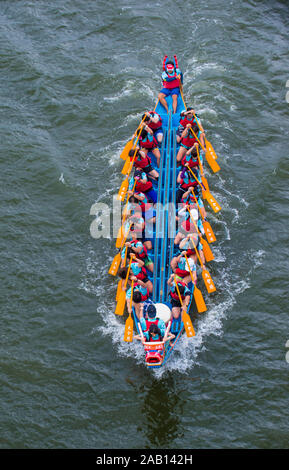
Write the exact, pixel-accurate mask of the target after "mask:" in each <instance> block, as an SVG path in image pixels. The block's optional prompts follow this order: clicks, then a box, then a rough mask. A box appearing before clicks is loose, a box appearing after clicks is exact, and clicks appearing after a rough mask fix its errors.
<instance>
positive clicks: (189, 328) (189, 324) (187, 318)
mask: <svg viewBox="0 0 289 470" xmlns="http://www.w3.org/2000/svg"><path fill="white" fill-rule="evenodd" d="M182 320H183V322H184V327H185V330H186V333H187V337H188V338H191V337H192V336H196V332H195V330H194V327H193V324H192V320H191V319H190V316H189V315H188V313H187V312H186V311H185V310H184V311H183V315H182Z"/></svg>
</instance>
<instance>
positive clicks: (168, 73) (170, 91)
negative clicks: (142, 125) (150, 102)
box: [158, 56, 182, 113]
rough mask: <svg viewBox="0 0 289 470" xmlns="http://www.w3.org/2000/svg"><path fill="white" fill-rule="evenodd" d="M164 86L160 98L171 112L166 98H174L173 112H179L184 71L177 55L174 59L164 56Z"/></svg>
mask: <svg viewBox="0 0 289 470" xmlns="http://www.w3.org/2000/svg"><path fill="white" fill-rule="evenodd" d="M162 82H163V88H162V89H161V91H160V93H159V96H158V98H159V100H160V103H161V104H162V105H163V107H164V108H165V109H166V111H167V113H168V112H169V108H168V104H167V101H166V98H167V97H168V96H171V97H172V100H173V112H174V113H176V112H177V106H178V96H179V94H180V86H181V84H182V72H181V71H180V69H179V67H178V60H177V56H174V60H173V61H171V60H168V56H165V57H164V60H163V73H162Z"/></svg>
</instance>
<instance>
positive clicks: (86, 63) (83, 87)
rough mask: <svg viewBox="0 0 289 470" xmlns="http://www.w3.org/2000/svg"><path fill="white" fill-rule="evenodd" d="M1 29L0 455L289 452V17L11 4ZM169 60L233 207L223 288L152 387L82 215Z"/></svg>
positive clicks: (224, 9) (115, 179) (101, 252)
mask: <svg viewBox="0 0 289 470" xmlns="http://www.w3.org/2000/svg"><path fill="white" fill-rule="evenodd" d="M0 20H1V29H0V42H1V56H0V60H1V84H0V93H1V108H2V109H1V111H2V119H1V157H0V159H1V169H0V174H1V179H2V184H1V233H0V247H1V282H0V292H1V317H0V318H1V320H0V333H1V346H0V347H1V351H0V371H1V388H0V403H1V429H0V447H1V448H104V449H105V448H167V449H168V448H176V449H181V448H218V447H221V448H224V447H232V448H236V447H242V448H252V447H256V448H266V447H269V448H277V447H279V448H280V447H285V448H288V430H289V425H288V422H289V411H288V409H289V407H288V397H289V386H288V374H289V364H288V363H287V362H286V360H285V355H286V351H287V350H286V348H285V343H286V341H287V340H288V339H289V327H288V294H287V292H288V255H289V245H288V238H289V237H288V214H289V208H288V200H289V196H288V170H289V151H288V111H289V104H288V103H287V102H286V100H285V96H286V92H287V91H288V88H287V89H286V82H287V80H288V79H289V72H288V71H289V52H288V25H289V4H288V2H287V1H277V0H276V1H256V0H255V1H253V0H247V1H241V2H239V1H237V0H232V1H230V2H229V1H227V0H217V1H215V0H207V1H205V0H199V1H197V0H196V1H187V2H180V1H178V0H176V1H172V0H165V1H162V2H156V1H151V0H148V2H145V3H144V2H141V1H127V2H125V1H122V0H120V1H117V2H116V1H114V0H112V1H111V2H109V3H108V2H105V1H99V0H97V1H91V0H86V1H83V0H81V1H73V0H71V1H65V2H64V1H59V2H56V1H50V2H46V1H37V2H33V1H1V2H0ZM174 53H176V54H177V55H178V59H179V64H180V67H181V68H182V70H183V72H184V94H185V99H186V102H187V104H188V105H193V106H194V107H195V109H196V110H197V111H198V113H199V115H200V117H201V119H202V122H203V125H204V127H205V129H206V130H207V136H208V138H209V140H210V141H211V142H212V143H213V145H214V147H215V149H216V151H217V153H218V155H219V160H218V161H219V164H220V166H221V168H222V170H221V172H220V173H218V174H212V173H211V172H210V171H209V170H207V178H208V180H209V184H210V189H211V191H212V193H213V194H214V195H215V197H216V198H217V200H218V201H219V202H220V203H221V205H222V208H223V210H222V211H221V213H220V214H219V215H217V216H216V215H214V214H212V212H211V211H210V222H211V224H212V226H213V228H214V231H215V233H216V236H217V239H218V243H217V244H215V246H214V253H215V257H216V259H215V261H214V262H213V263H212V264H211V273H212V276H213V278H214V281H215V284H216V286H217V292H216V293H215V294H214V295H211V296H210V298H209V297H208V295H206V294H204V295H205V299H206V302H207V304H208V307H209V308H208V311H207V312H206V313H205V314H204V315H202V316H199V317H198V318H197V317H196V316H195V317H193V323H194V325H195V328H196V331H197V335H196V337H195V339H194V340H193V341H191V342H190V343H189V342H188V341H187V340H186V338H184V341H183V342H181V343H179V345H178V348H177V350H176V352H175V354H174V355H173V356H172V357H171V359H170V360H169V361H168V363H167V367H166V368H165V369H164V370H160V371H157V372H152V371H147V370H146V369H145V367H144V366H143V363H142V362H143V361H142V359H143V358H142V350H141V347H140V345H139V344H135V343H133V345H127V344H125V343H124V342H123V341H122V338H123V329H124V321H122V319H119V318H115V316H114V313H113V312H114V305H115V303H114V297H115V279H113V278H111V277H109V276H108V275H107V270H108V267H109V265H110V262H111V260H112V258H113V256H114V254H115V249H114V243H113V240H109V239H100V240H95V239H94V238H92V236H91V234H90V225H91V223H92V221H93V219H94V218H93V216H91V215H90V209H91V206H92V205H93V204H94V203H95V202H103V203H106V204H109V205H111V203H112V196H113V195H114V194H115V193H116V192H117V191H118V188H119V186H120V183H121V181H122V176H121V168H122V160H120V159H119V155H120V152H121V150H122V149H123V146H124V144H125V143H126V141H127V139H128V137H129V136H130V135H131V134H132V133H133V132H134V130H135V128H136V126H137V124H138V122H139V119H140V116H141V114H142V112H143V110H144V109H151V108H152V107H153V106H154V103H155V101H156V98H157V94H158V91H159V89H160V74H161V64H162V59H163V56H164V54H168V55H172V54H174Z"/></svg>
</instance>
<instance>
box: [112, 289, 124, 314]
mask: <svg viewBox="0 0 289 470" xmlns="http://www.w3.org/2000/svg"><path fill="white" fill-rule="evenodd" d="M124 307H125V291H124V290H122V291H121V292H120V294H119V296H118V301H117V304H116V308H115V312H114V313H115V314H116V315H123V311H124Z"/></svg>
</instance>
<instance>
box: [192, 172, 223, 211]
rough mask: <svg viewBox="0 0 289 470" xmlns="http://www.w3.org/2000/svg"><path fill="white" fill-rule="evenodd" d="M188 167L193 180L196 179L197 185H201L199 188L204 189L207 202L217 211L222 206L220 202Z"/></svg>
mask: <svg viewBox="0 0 289 470" xmlns="http://www.w3.org/2000/svg"><path fill="white" fill-rule="evenodd" d="M187 168H188V169H189V171H190V172H191V174H192V175H193V177H194V178H195V180H196V181H197V183H199V185H200V186H201V188H203V189H204V192H205V198H206V200H207V201H208V203H209V204H210V206H211V208H212V209H213V211H214V212H219V211H220V210H221V209H222V208H221V206H220V204H219V203H218V202H217V201H216V199H215V198H214V196H213V195H212V194H211V193H210V191H208V190H207V189H205V186H204V185H203V184H202V183H201V182H200V181H199V180H198V178H197V177H196V176H195V175H194V173H193V172H192V170H191V168H190V167H189V166H188V167H187Z"/></svg>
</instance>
